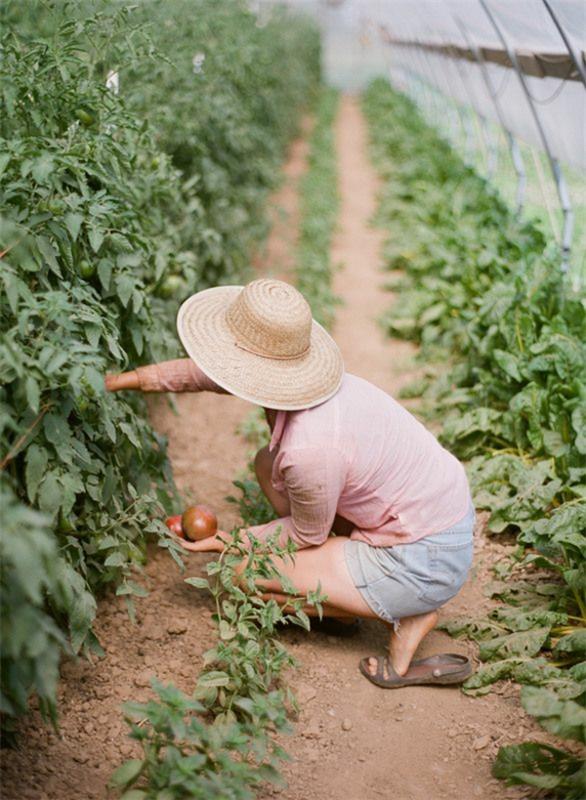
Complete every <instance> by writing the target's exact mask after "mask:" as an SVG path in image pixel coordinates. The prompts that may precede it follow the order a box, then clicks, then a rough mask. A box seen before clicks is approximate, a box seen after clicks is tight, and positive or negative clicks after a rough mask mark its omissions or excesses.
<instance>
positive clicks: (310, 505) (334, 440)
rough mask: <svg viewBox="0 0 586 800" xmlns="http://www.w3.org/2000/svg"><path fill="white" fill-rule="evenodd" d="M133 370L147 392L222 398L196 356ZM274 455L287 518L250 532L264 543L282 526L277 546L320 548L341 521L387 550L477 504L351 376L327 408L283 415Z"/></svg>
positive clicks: (404, 422)
mask: <svg viewBox="0 0 586 800" xmlns="http://www.w3.org/2000/svg"><path fill="white" fill-rule="evenodd" d="M137 372H138V375H139V379H140V383H141V388H142V389H143V390H145V391H204V390H209V391H219V392H223V391H224V390H222V389H220V387H218V386H217V385H216V384H215V383H214V382H213V381H212V380H211V379H210V378H208V377H207V376H205V375H204V374H203V373H202V372H201V370H199V368H198V367H197V366H196V365H195V364H194V363H193V362H192V361H191V360H190V359H180V360H177V361H167V362H164V363H163V364H158V365H152V366H149V367H141V368H139V369H138V370H137ZM270 450H271V451H272V452H275V454H276V455H275V460H274V465H273V474H272V483H273V486H274V487H275V489H277V490H278V491H281V492H284V493H287V495H288V497H289V501H290V507H291V515H290V516H288V517H284V518H281V519H279V520H276V521H274V522H270V523H268V524H266V525H257V526H255V527H252V528H250V529H249V530H250V532H251V533H252V534H254V535H255V536H257V537H259V538H262V539H264V538H266V537H267V536H269V535H270V534H271V533H273V532H274V531H276V530H277V529H278V528H279V527H280V528H281V541H285V540H286V539H287V538H291V539H293V540H294V541H295V542H296V543H297V544H298V545H299V547H310V546H313V545H319V544H322V543H323V542H324V541H325V540H326V539H327V537H328V535H329V533H330V531H331V527H332V523H333V520H334V517H335V515H336V514H339V515H340V516H342V517H344V518H345V519H347V520H349V521H350V522H351V523H352V524H353V525H354V526H355V527H354V530H353V531H352V533H351V538H352V539H358V540H360V541H364V542H367V543H368V544H370V545H373V546H375V547H388V546H390V545H394V544H404V543H406V542H414V541H416V540H417V539H420V538H421V537H423V536H426V535H429V534H432V533H439V532H440V531H442V530H444V529H445V528H448V527H449V526H451V525H453V524H454V523H456V522H458V521H459V520H460V519H462V517H464V516H465V514H466V513H467V511H468V508H469V505H470V502H471V498H470V490H469V487H468V481H467V478H466V473H465V471H464V468H463V466H462V465H461V464H460V462H459V461H458V460H457V459H456V458H455V457H454V456H453V455H452V454H451V453H449V452H448V451H447V450H445V449H444V448H443V447H442V446H441V445H440V444H439V443H438V441H437V440H436V438H435V437H434V436H433V434H431V433H430V432H429V431H428V430H427V429H426V428H425V427H424V426H423V425H422V424H421V423H420V422H418V420H416V419H415V417H414V416H413V415H412V414H410V413H409V412H408V411H407V410H406V409H405V408H403V406H401V405H400V404H399V403H397V402H396V400H394V399H393V398H392V397H391V396H390V395H388V394H386V392H383V391H382V390H381V389H378V388H377V387H376V386H373V384H371V383H369V382H368V381H365V380H363V379H362V378H358V377H356V376H355V375H350V374H349V373H346V374H345V375H344V378H343V381H342V385H341V387H340V389H339V391H338V392H337V393H336V394H335V395H334V396H333V397H332V398H330V399H329V400H326V402H325V403H322V404H321V405H318V406H314V407H313V408H309V409H306V410H304V411H278V412H277V415H276V421H275V425H274V429H273V432H272V437H271V442H270Z"/></svg>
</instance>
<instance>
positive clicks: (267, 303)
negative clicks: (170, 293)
mask: <svg viewBox="0 0 586 800" xmlns="http://www.w3.org/2000/svg"><path fill="white" fill-rule="evenodd" d="M177 331H178V333H179V338H180V339H181V342H182V343H183V346H184V347H185V349H186V351H187V353H188V354H189V356H190V357H191V358H192V359H193V360H194V361H195V363H196V364H197V365H198V367H200V369H201V370H202V371H203V372H205V374H206V375H207V376H208V377H210V378H211V379H212V380H213V381H215V382H216V383H217V384H218V385H219V386H221V387H222V388H223V389H226V390H227V391H229V392H230V393H231V394H234V395H236V396H238V397H242V398H243V399H244V400H249V401H250V402H252V403H256V404H257V405H260V406H265V408H274V409H282V410H285V411H294V410H298V409H302V408H310V407H311V406H315V405H317V404H318V403H323V402H324V400H327V399H328V398H329V397H331V396H332V395H334V394H335V393H336V392H337V391H338V388H339V387H340V383H341V381H342V375H343V373H344V364H343V362H342V355H341V353H340V351H339V350H338V346H337V345H336V343H335V342H334V340H333V339H332V338H331V336H330V335H329V334H328V333H327V332H326V331H325V330H324V329H323V328H322V326H321V325H319V324H318V323H317V322H315V320H313V319H312V317H311V309H310V308H309V305H308V303H307V301H306V300H305V298H304V297H303V295H302V294H301V293H300V292H298V291H297V289H295V288H294V287H293V286H290V285H289V284H288V283H284V282H283V281H276V280H267V279H262V280H256V281H252V283H249V284H248V285H247V286H244V287H243V286H217V287H215V288H213V289H205V290H204V291H203V292H198V293H197V294H194V295H193V296H192V297H190V298H188V299H187V300H186V301H185V302H184V303H183V305H182V306H181V308H180V309H179V314H178V315H177Z"/></svg>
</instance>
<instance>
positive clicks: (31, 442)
mask: <svg viewBox="0 0 586 800" xmlns="http://www.w3.org/2000/svg"><path fill="white" fill-rule="evenodd" d="M0 31H1V34H0V36H1V39H0V48H1V49H0V53H1V57H0V72H1V74H0V96H1V98H2V114H1V115H0V176H1V179H2V181H1V188H0V258H1V264H2V268H1V270H0V287H1V296H0V328H1V331H2V342H1V344H0V451H1V453H2V455H1V456H0V460H1V476H0V481H1V483H0V502H1V503H2V517H3V519H2V522H3V524H2V539H1V544H0V548H1V549H0V556H1V560H2V571H1V576H0V582H1V585H0V588H1V591H2V608H1V634H2V641H3V648H2V655H1V698H0V712H1V714H2V719H3V722H4V724H6V725H8V724H10V719H11V718H14V717H15V716H17V715H19V714H22V713H23V712H24V711H25V710H26V708H27V704H28V700H29V697H30V695H31V694H32V693H34V694H36V695H37V697H38V699H39V702H40V706H41V709H42V711H43V712H44V713H46V714H48V715H50V716H52V717H53V718H54V717H55V713H56V709H55V687H56V681H57V677H58V663H59V659H60V656H61V654H62V653H64V652H65V653H69V654H76V653H79V652H83V651H87V650H88V649H89V648H93V649H94V650H97V651H98V652H99V643H98V642H97V640H96V638H95V636H94V635H93V633H92V621H93V619H94V615H95V613H96V599H95V598H96V596H97V595H98V594H99V593H100V592H101V591H103V589H104V588H105V587H107V586H114V587H116V592H117V594H119V595H123V596H125V597H126V598H127V599H128V600H129V608H130V610H131V611H132V607H131V601H132V598H133V597H134V596H138V597H140V596H141V595H143V594H144V589H143V587H142V586H141V584H140V580H139V577H138V578H137V573H140V568H141V565H142V564H143V563H144V559H145V545H146V539H147V537H149V536H155V537H157V538H158V542H159V545H160V546H162V547H165V548H167V549H169V551H170V552H171V554H172V555H174V556H175V557H177V553H176V552H175V551H176V549H177V545H176V544H175V543H174V542H173V541H172V539H171V538H169V537H168V535H167V532H166V530H165V528H164V526H163V525H162V524H161V523H160V522H159V521H158V520H160V519H161V518H162V517H163V516H164V512H163V506H164V505H165V504H167V503H168V499H169V495H170V493H172V492H173V491H174V490H173V483H172V476H171V474H170V469H169V463H168V461H167V458H166V454H165V442H164V441H163V439H162V438H161V437H159V436H158V435H157V434H155V433H154V432H153V431H152V429H151V428H150V426H149V425H148V423H147V421H146V414H145V407H144V404H143V401H142V400H141V399H140V398H139V397H130V396H125V397H124V398H122V399H121V398H120V397H118V396H116V397H115V398H112V397H110V396H108V395H107V394H105V393H104V389H103V376H104V374H105V373H106V372H107V371H122V370H125V369H128V368H132V367H133V366H136V365H137V364H140V363H145V362H152V361H157V360H160V359H161V358H164V357H170V356H172V355H175V354H177V350H176V348H177V344H176V336H175V335H174V333H173V319H174V316H175V312H176V309H177V307H178V305H179V303H180V302H181V301H182V300H183V299H184V297H185V296H187V295H188V294H189V293H191V292H193V291H196V290H198V289H201V288H203V287H205V286H208V285H210V284H216V283H222V282H233V281H234V280H235V278H236V276H238V278H239V279H242V277H243V271H244V270H245V268H246V267H247V264H248V259H249V257H250V253H251V248H252V246H253V245H254V243H255V242H257V241H258V239H259V237H261V236H262V235H264V233H265V229H266V225H265V221H264V213H263V204H264V202H265V199H266V196H267V192H268V190H269V189H270V188H271V187H272V186H273V185H274V184H275V181H276V179H277V177H278V166H279V163H280V159H281V157H282V154H283V152H284V148H285V145H286V143H287V141H288V140H289V138H290V137H291V136H292V135H294V134H295V132H296V130H297V119H298V118H299V116H300V114H301V112H302V111H303V108H304V107H306V106H307V104H308V103H309V102H310V101H311V100H312V99H313V97H314V93H315V90H316V88H317V86H318V83H319V37H318V34H317V31H316V30H315V29H314V28H313V27H312V26H311V25H310V24H309V23H308V22H307V21H305V20H298V19H296V18H293V17H288V16H285V15H281V14H279V13H277V12H274V13H272V14H271V16H270V18H268V19H267V18H265V19H264V20H263V22H262V24H260V23H259V21H258V19H257V17H256V16H255V14H254V13H252V12H250V11H249V10H248V9H247V7H246V6H245V4H240V3H234V2H231V1H230V0H213V2H212V0H198V2H197V8H196V9H194V5H193V3H189V2H187V1H186V0H169V2H166V3H164V4H162V3H158V2H155V1H154V0H146V2H143V3H141V4H139V5H134V6H132V5H130V4H126V3H120V2H115V0H92V2H82V3H71V2H66V1H64V2H47V3H42V4H39V3H20V2H16V1H12V2H10V1H9V2H7V3H3V4H2V9H0ZM276 65H278V67H279V68H278V69H277V68H276Z"/></svg>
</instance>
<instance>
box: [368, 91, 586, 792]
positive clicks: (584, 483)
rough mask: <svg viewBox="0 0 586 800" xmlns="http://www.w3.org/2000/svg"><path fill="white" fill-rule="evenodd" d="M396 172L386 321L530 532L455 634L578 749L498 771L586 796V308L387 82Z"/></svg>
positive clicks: (473, 458) (501, 507) (383, 118)
mask: <svg viewBox="0 0 586 800" xmlns="http://www.w3.org/2000/svg"><path fill="white" fill-rule="evenodd" d="M364 110H365V114H366V116H367V118H368V121H369V125H370V132H371V139H372V151H373V158H374V161H375V164H376V165H377V167H378V169H379V170H380V172H381V174H382V176H383V178H384V190H383V194H382V197H381V203H380V209H379V222H380V224H381V225H383V226H384V227H385V228H386V229H387V230H388V231H389V239H388V241H387V244H386V251H385V258H386V264H387V266H388V268H389V269H390V270H394V271H396V272H395V273H394V277H393V279H392V286H393V288H394V289H397V290H398V291H399V292H400V302H397V303H396V304H394V305H393V307H392V308H391V309H390V311H389V313H388V314H387V315H386V317H385V319H384V321H383V322H384V325H385V326H386V328H387V330H388V331H389V333H390V334H391V335H393V336H395V337H404V338H408V339H411V340H414V341H415V342H417V343H418V344H420V345H421V357H422V362H423V364H425V365H426V366H425V367H424V372H425V374H424V378H423V379H421V380H419V381H418V382H417V384H416V385H412V386H411V387H409V388H408V390H407V393H408V394H409V395H410V396H418V395H422V396H423V399H424V401H425V402H424V408H427V409H428V413H430V414H431V415H432V416H433V417H435V418H436V419H439V420H441V423H442V433H441V439H442V441H443V442H444V443H445V444H446V445H447V446H449V448H450V449H451V450H452V451H453V452H454V453H456V454H457V455H458V456H460V457H461V458H462V459H465V460H466V461H467V462H468V472H469V476H470V480H471V484H472V488H473V492H474V498H475V503H476V506H477V507H478V508H481V509H486V510H488V511H490V515H489V516H488V521H487V531H488V532H489V534H491V535H499V534H500V535H505V536H506V537H507V539H506V540H507V541H511V538H512V541H514V542H516V545H517V546H516V548H515V550H514V554H513V556H512V558H510V559H507V560H506V561H500V562H499V563H497V565H496V568H495V573H496V575H495V578H496V580H495V583H494V584H493V585H492V586H491V587H489V592H490V595H491V596H492V597H493V598H495V599H496V600H498V601H501V602H500V603H499V604H498V605H496V606H495V607H494V608H493V610H492V611H491V612H490V613H489V614H488V616H487V617H484V618H481V619H473V618H470V617H463V618H458V619H455V620H451V621H449V622H448V623H447V624H446V625H445V628H446V629H447V630H448V631H449V632H450V633H452V634H453V635H456V636H468V637H470V638H472V639H474V640H475V641H476V642H478V643H479V656H480V658H481V659H482V660H483V661H484V662H486V663H485V664H484V665H483V666H482V667H481V668H480V669H479V670H478V671H477V672H476V674H475V675H474V676H472V677H471V678H470V679H469V680H468V681H467V683H466V685H465V691H467V692H470V693H484V692H487V691H489V686H490V684H492V683H493V682H494V681H497V680H500V679H504V678H509V679H513V680H515V681H517V682H518V683H520V684H524V686H523V689H522V691H521V702H522V704H523V707H524V708H525V709H526V710H527V711H528V712H529V713H530V714H532V715H534V716H535V717H536V718H537V719H538V721H539V722H540V724H541V725H542V726H543V727H544V728H545V729H546V730H547V731H549V732H551V733H553V734H555V735H556V736H557V737H560V738H565V739H567V740H568V741H567V742H566V747H564V748H557V747H553V746H550V745H547V744H544V743H541V742H525V743H521V744H518V745H514V746H509V747H502V748H501V749H500V752H499V754H498V757H497V759H496V762H495V764H494V774H495V775H496V776H497V777H499V778H502V779H505V780H507V781H508V782H510V783H525V784H529V785H531V786H534V787H538V788H540V789H543V790H546V791H547V792H548V793H549V794H548V796H560V797H567V798H576V800H577V799H578V798H580V797H583V792H584V789H585V780H586V775H585V773H584V764H583V761H582V760H581V759H580V757H579V751H578V745H577V744H574V742H578V743H584V739H585V732H586V711H585V710H584V700H585V699H586V663H585V655H586V627H585V626H586V536H585V531H586V480H585V478H586V468H585V466H584V458H585V455H586V337H585V336H584V334H585V332H586V313H585V312H586V309H585V303H584V298H583V297H580V296H577V295H576V294H574V293H573V292H572V290H571V288H570V287H569V286H567V285H566V284H565V282H564V278H563V275H562V273H561V271H560V266H559V254H558V252H557V249H556V248H555V247H553V246H551V245H549V246H548V243H547V242H546V240H545V238H544V236H543V234H542V233H541V231H540V230H539V229H538V228H537V227H536V226H535V225H534V224H533V223H531V222H530V221H529V222H527V221H525V222H524V221H522V220H520V219H518V218H516V217H515V216H514V215H513V214H512V213H511V212H510V211H509V210H508V208H507V207H506V206H505V205H504V204H503V202H502V201H501V200H500V199H499V197H498V196H497V195H496V194H495V193H494V192H493V191H492V190H491V188H490V186H489V185H488V184H487V183H486V182H485V181H484V180H483V179H482V178H480V177H479V176H478V175H477V174H476V173H474V172H473V171H472V170H471V169H469V168H467V167H466V166H465V165H464V163H463V162H462V160H461V159H460V158H459V156H458V155H457V154H456V153H455V152H454V151H452V149H451V148H450V146H449V145H448V144H447V143H446V142H445V141H443V140H442V139H440V138H439V136H438V135H437V133H436V132H435V131H433V130H432V129H430V128H429V127H428V126H427V125H426V124H425V123H424V122H423V121H422V119H421V117H420V116H419V114H418V112H417V110H416V108H415V107H414V105H413V104H412V103H411V102H410V101H409V100H408V99H407V98H406V97H404V96H402V95H399V94H397V93H395V92H394V91H393V90H392V89H391V87H390V86H389V84H388V83H386V82H385V81H382V80H381V81H376V82H374V83H373V84H372V85H371V87H370V88H369V90H368V91H367V93H366V95H365V98H364Z"/></svg>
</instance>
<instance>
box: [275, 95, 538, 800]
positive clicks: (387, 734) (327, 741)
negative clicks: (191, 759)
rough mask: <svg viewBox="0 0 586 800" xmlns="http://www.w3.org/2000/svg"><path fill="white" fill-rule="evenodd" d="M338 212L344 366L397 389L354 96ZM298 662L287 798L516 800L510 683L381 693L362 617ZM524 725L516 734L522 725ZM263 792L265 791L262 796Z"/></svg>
mask: <svg viewBox="0 0 586 800" xmlns="http://www.w3.org/2000/svg"><path fill="white" fill-rule="evenodd" d="M336 146H337V151H338V171H339V175H340V192H341V212H340V220H339V226H338V234H337V236H336V238H335V241H334V244H333V250H332V257H333V261H334V263H340V262H341V263H342V264H343V265H344V266H343V269H342V270H340V271H339V272H338V273H337V274H336V280H335V291H336V294H338V295H339V296H340V297H341V298H342V300H343V301H344V305H343V306H342V307H341V308H339V309H338V311H337V314H336V325H335V331H334V334H335V337H336V340H337V341H338V343H339V344H340V346H341V349H342V352H343V355H344V359H345V363H346V367H347V369H348V370H349V371H350V372H355V373H356V374H358V375H360V376H362V377H364V378H367V379H368V380H371V381H372V382H373V383H375V384H377V385H379V386H381V387H382V388H384V389H385V390H386V391H388V392H390V393H391V394H393V395H395V396H396V395H397V393H398V390H399V389H400V388H401V386H403V385H405V384H406V383H408V382H409V381H410V380H411V378H412V377H413V373H414V371H415V368H414V364H413V355H414V348H413V347H412V346H411V345H409V344H408V343H405V342H399V341H389V339H387V338H385V337H384V336H383V334H382V332H381V330H380V329H379V327H378V325H377V324H376V319H377V317H378V316H379V315H380V314H381V313H382V312H383V311H384V310H385V308H387V307H388V305H389V303H390V300H391V298H390V295H389V294H388V293H387V292H385V291H383V290H382V288H381V286H382V284H383V283H384V280H385V276H384V275H383V273H381V271H380V268H381V246H382V234H381V232H380V231H377V230H375V229H373V228H372V227H371V226H370V225H369V220H370V219H371V218H372V215H373V213H374V210H375V204H376V194H377V189H378V181H377V178H376V175H375V173H374V171H373V169H372V167H371V165H370V163H369V161H368V156H367V139H366V129H365V123H364V120H363V118H362V115H361V113H360V110H359V107H358V104H357V102H356V101H355V100H354V99H352V98H349V97H346V98H344V99H343V101H342V104H341V109H340V113H339V116H338V120H337V128H336ZM499 555H502V553H501V552H500V548H499V546H498V545H492V544H489V543H488V542H486V541H485V540H484V539H483V538H482V537H481V536H480V537H479V546H478V547H477V558H476V566H475V569H474V572H473V574H472V577H471V578H470V580H469V582H468V584H467V585H466V587H465V588H464V590H463V591H462V592H461V594H460V595H459V597H458V598H456V600H455V601H453V602H452V603H450V604H449V605H448V606H447V607H446V609H445V610H444V611H443V613H444V614H446V615H451V614H454V613H464V611H471V610H472V611H473V612H476V611H480V610H481V608H482V607H483V604H484V603H485V600H484V598H483V595H482V593H481V590H480V585H482V584H484V583H485V582H487V581H488V579H489V577H488V574H487V570H488V566H489V564H490V563H492V562H493V561H494V559H495V558H497V557H499ZM288 638H289V642H290V646H291V648H292V651H293V653H294V654H295V656H296V657H297V659H298V660H299V662H300V665H301V666H300V669H299V670H298V671H297V673H296V674H295V675H294V676H293V682H294V684H295V685H296V686H297V689H298V694H299V697H300V700H301V704H302V708H303V710H302V713H301V716H300V720H299V722H298V724H297V727H296V733H295V735H294V737H293V738H292V740H290V741H289V742H288V743H286V746H287V749H288V750H289V752H290V753H291V755H292V756H293V758H294V761H293V763H292V764H291V765H289V766H288V767H287V768H286V775H287V778H288V788H287V789H285V790H283V791H282V792H276V793H275V792H274V793H273V794H278V796H279V797H281V798H283V800H311V799H312V798H320V800H325V799H326V798H331V800H378V798H393V800H436V799H437V800H439V799H440V798H479V799H480V800H494V799H495V798H509V797H510V798H518V797H522V796H524V795H523V792H522V791H520V790H518V789H513V790H507V789H506V787H504V786H503V785H502V784H501V783H500V782H498V781H495V780H494V779H492V778H491V775H490V762H491V761H492V758H493V756H494V753H495V751H496V749H497V748H498V745H499V744H501V743H504V742H505V741H509V740H510V739H512V738H514V737H517V736H518V735H519V734H521V733H523V732H526V731H527V730H528V729H531V730H533V729H534V728H536V726H534V724H533V723H532V722H531V721H530V720H529V719H528V718H527V717H526V716H525V715H524V713H523V712H522V710H521V709H520V708H519V704H518V700H517V690H516V689H515V688H513V687H505V688H504V690H503V691H504V694H502V695H490V696H489V697H486V698H477V699H472V698H469V697H466V696H465V695H464V694H462V693H461V692H460V691H459V690H458V689H454V688H446V689H443V688H434V687H412V688H406V689H401V690H399V691H383V690H381V689H378V688H376V687H374V686H372V685H371V684H369V683H368V682H367V681H366V680H365V679H364V678H363V677H362V676H361V675H360V673H359V672H358V669H357V664H358V661H359V659H360V658H361V657H362V656H364V655H367V654H370V653H381V652H383V648H384V646H385V642H386V636H385V630H384V628H383V626H382V625H381V624H377V623H376V622H373V623H366V624H364V626H363V630H362V632H361V633H360V634H359V635H358V636H356V637H355V638H353V639H351V640H343V639H335V638H333V637H329V636H328V637H324V636H322V635H320V634H310V635H309V636H305V635H303V634H297V633H294V634H293V633H292V634H289V637H288ZM440 651H452V652H453V651H459V652H467V653H469V654H473V652H474V650H473V648H470V647H467V646H466V645H465V644H463V643H461V642H454V641H453V640H451V639H450V638H449V637H448V636H446V635H445V634H442V633H440V632H434V633H432V634H431V635H430V636H429V637H428V638H427V639H426V641H425V642H424V643H423V646H422V648H421V655H423V656H425V655H429V654H431V653H434V652H440ZM523 729H524V730H523ZM270 796H271V793H270V792H269V793H268V794H267V795H266V797H270Z"/></svg>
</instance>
